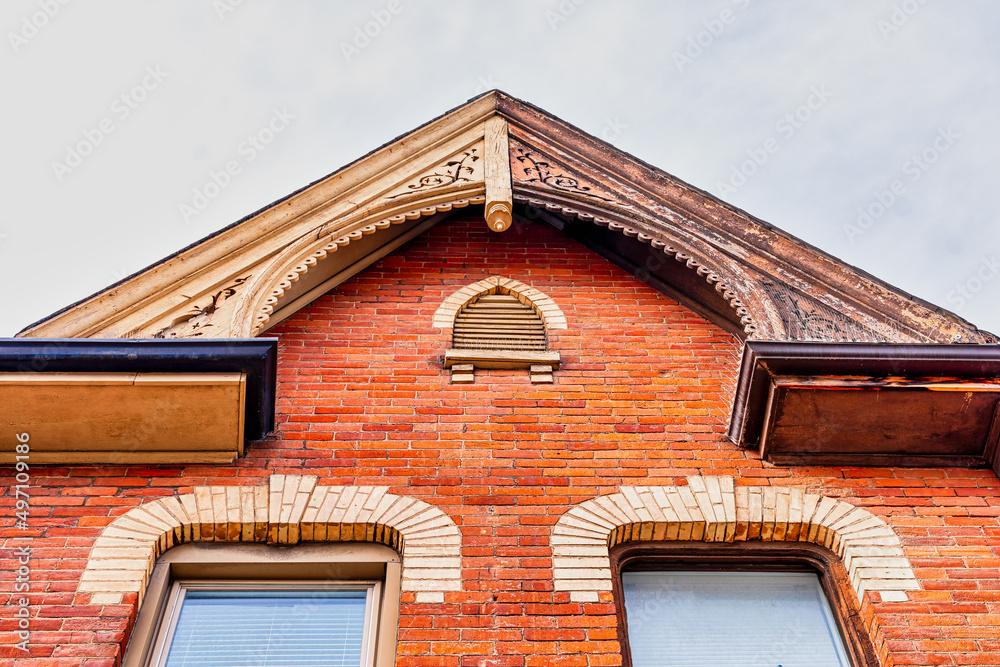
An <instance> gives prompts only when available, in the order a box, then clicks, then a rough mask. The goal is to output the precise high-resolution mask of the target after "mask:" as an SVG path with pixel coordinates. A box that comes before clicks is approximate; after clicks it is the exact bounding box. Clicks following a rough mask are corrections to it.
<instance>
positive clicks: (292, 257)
mask: <svg viewBox="0 0 1000 667" xmlns="http://www.w3.org/2000/svg"><path fill="white" fill-rule="evenodd" d="M483 202H485V197H484V196H482V195H473V196H471V197H468V198H459V199H453V200H451V201H438V202H437V203H433V204H430V205H428V206H420V207H419V208H415V209H410V210H405V211H404V212H402V213H395V214H394V215H391V216H389V217H377V216H376V217H375V221H374V222H369V221H368V220H363V221H362V223H367V224H363V226H360V227H356V228H355V229H352V230H351V231H349V232H348V233H346V234H340V233H339V232H338V233H336V234H331V235H327V236H324V237H322V238H320V239H319V240H317V239H316V238H315V237H311V238H310V237H306V238H303V239H300V240H299V241H298V242H296V243H295V244H292V245H290V246H289V247H287V248H285V249H284V250H283V251H282V252H281V253H280V254H279V255H277V256H276V257H275V258H274V259H272V260H271V262H270V264H269V265H268V266H267V267H265V268H263V269H262V270H261V271H259V274H258V277H257V279H256V280H255V281H254V282H253V284H252V285H251V286H250V287H249V289H246V290H244V292H243V295H242V297H241V298H240V301H239V302H238V303H237V305H236V308H235V311H234V312H233V319H232V322H231V324H230V327H229V328H230V331H231V332H232V333H231V335H232V336H234V337H248V336H256V335H257V334H259V333H261V332H262V331H263V330H264V329H265V328H266V325H267V324H268V321H269V320H270V318H271V314H272V313H273V312H275V310H276V308H277V307H278V305H279V303H280V301H281V300H282V298H283V297H284V295H285V293H286V292H287V291H288V290H289V289H290V288H291V287H292V284H293V283H295V282H297V281H298V280H299V279H300V278H301V277H302V276H304V275H305V274H306V273H307V272H308V271H309V270H310V269H312V268H313V267H315V266H316V265H317V264H318V263H319V262H320V261H322V260H323V259H325V258H326V257H327V256H328V255H331V254H333V253H335V252H337V250H338V249H340V248H344V247H346V246H348V245H350V244H351V243H352V242H353V241H357V240H359V239H361V238H362V237H364V236H368V235H371V234H377V233H378V232H380V231H382V230H386V229H388V228H389V227H390V226H393V225H400V224H404V223H406V222H410V221H414V220H419V219H421V218H425V217H430V216H433V215H436V214H438V213H446V212H448V211H451V210H453V209H458V208H464V207H466V206H469V205H475V204H482V203H483ZM418 203H419V202H418ZM381 215H385V214H384V213H383V214H381Z"/></svg>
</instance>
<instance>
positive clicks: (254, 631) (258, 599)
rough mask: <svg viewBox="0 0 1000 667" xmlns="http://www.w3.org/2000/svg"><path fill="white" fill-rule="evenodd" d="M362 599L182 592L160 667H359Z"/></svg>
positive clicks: (330, 594) (358, 595)
mask: <svg viewBox="0 0 1000 667" xmlns="http://www.w3.org/2000/svg"><path fill="white" fill-rule="evenodd" d="M366 600H367V594H366V591H364V590H355V591H319V590H296V591H207V590H187V591H185V594H184V598H183V602H182V605H181V610H180V615H179V616H178V618H177V624H176V626H175V628H174V633H173V637H172V640H171V642H170V651H169V653H168V655H167V661H166V666H167V667H251V666H254V667H256V666H258V665H259V666H262V667H270V666H271V665H296V666H303V667H313V666H323V667H347V666H350V667H360V666H361V651H362V645H363V639H364V630H365V616H366V614H365V610H366Z"/></svg>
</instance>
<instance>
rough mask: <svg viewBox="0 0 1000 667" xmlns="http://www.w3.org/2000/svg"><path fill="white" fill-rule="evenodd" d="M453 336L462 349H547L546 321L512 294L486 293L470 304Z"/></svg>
mask: <svg viewBox="0 0 1000 667" xmlns="http://www.w3.org/2000/svg"><path fill="white" fill-rule="evenodd" d="M452 336H453V338H452V347H454V348H455V349H460V350H537V351H544V350H545V323H544V322H543V321H542V318H541V317H540V316H539V315H538V313H536V312H535V311H534V310H533V309H532V308H531V306H527V305H525V304H523V303H521V302H520V301H518V299H517V297H516V296H514V295H512V294H484V295H482V296H480V297H479V298H478V299H476V300H475V301H472V302H471V303H469V304H467V305H466V306H465V307H464V308H462V310H461V311H459V313H458V315H457V316H456V317H455V326H454V327H453V329H452Z"/></svg>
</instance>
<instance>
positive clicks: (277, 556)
mask: <svg viewBox="0 0 1000 667" xmlns="http://www.w3.org/2000/svg"><path fill="white" fill-rule="evenodd" d="M401 583H402V562H401V558H400V556H399V554H398V553H397V552H396V551H394V550H393V549H391V548H389V547H387V546H384V545H381V544H372V543H360V542H338V543H313V544H299V545H296V546H274V545H267V544H253V543H235V544H232V543H228V544H227V543H191V544H184V545H181V546H178V547H174V548H172V549H170V550H168V551H166V552H164V554H163V555H161V556H160V558H158V559H157V562H156V565H155V566H154V567H153V572H152V574H151V575H150V578H149V584H148V585H147V587H146V593H145V597H144V598H143V601H142V605H141V606H140V608H139V614H138V616H137V617H136V622H135V627H134V629H133V631H132V635H131V637H130V639H129V643H128V646H127V648H126V650H125V656H124V658H123V660H122V667H155V666H156V665H159V664H161V663H162V661H163V659H164V658H165V657H166V654H165V652H164V651H163V648H164V647H165V644H164V643H163V641H164V639H165V638H166V634H167V632H168V631H169V629H170V628H171V627H172V626H173V624H174V623H176V619H177V617H178V615H179V614H178V613H177V612H178V611H179V610H180V608H181V607H180V605H178V604H176V602H177V596H178V594H179V591H180V590H181V588H182V587H185V586H186V587H191V586H195V587H199V588H201V587H208V586H225V587H235V586H237V585H241V584H242V585H245V586H246V588H244V589H241V590H261V589H266V588H268V587H271V588H281V589H288V588H295V587H301V588H306V589H310V590H315V589H323V588H327V589H332V588H337V587H339V588H353V589H360V588H369V589H370V591H371V592H370V593H369V594H368V597H369V600H370V606H369V607H368V609H367V611H366V623H369V622H370V623H371V627H366V631H365V641H366V643H367V653H368V656H369V659H368V661H367V662H366V663H364V664H365V667H369V666H371V667H391V666H392V665H394V664H395V660H396V636H397V633H398V629H399V602H400V589H401Z"/></svg>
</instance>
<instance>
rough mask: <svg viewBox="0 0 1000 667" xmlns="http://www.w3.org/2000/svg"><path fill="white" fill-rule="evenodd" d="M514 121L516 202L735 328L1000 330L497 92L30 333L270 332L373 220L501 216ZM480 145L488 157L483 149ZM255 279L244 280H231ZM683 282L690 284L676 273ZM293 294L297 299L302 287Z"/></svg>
mask: <svg viewBox="0 0 1000 667" xmlns="http://www.w3.org/2000/svg"><path fill="white" fill-rule="evenodd" d="M503 128H506V129H507V139H506V141H507V145H508V149H509V150H508V158H507V163H506V166H507V168H508V169H509V171H510V179H508V180H511V183H510V187H511V203H513V201H515V200H518V201H524V202H527V203H530V205H532V206H539V207H540V208H541V209H542V210H544V211H549V210H552V211H554V212H559V215H567V216H573V215H575V218H577V219H579V220H583V221H585V222H587V221H588V219H589V221H590V222H594V221H596V222H601V221H603V220H608V221H609V222H608V226H607V229H608V230H611V231H615V232H621V234H623V235H624V236H625V237H627V238H628V237H631V238H632V239H634V240H636V241H637V242H638V243H648V244H649V245H650V246H651V247H652V249H653V250H654V251H659V250H665V249H666V248H673V251H670V250H665V252H663V253H662V254H661V253H658V252H654V253H652V254H651V255H650V256H649V257H648V258H650V259H651V260H652V261H660V260H661V259H662V258H663V256H664V255H666V256H667V257H672V258H674V259H677V260H679V261H681V262H684V264H685V266H686V268H690V269H692V270H694V271H696V272H697V274H698V275H699V276H701V277H703V278H705V281H706V282H707V283H708V285H709V286H710V287H707V288H706V287H705V285H704V284H703V283H700V282H698V281H692V280H689V279H688V276H687V275H686V274H684V273H679V272H677V271H674V270H673V269H671V270H670V271H669V272H668V273H669V275H667V274H665V276H664V277H662V278H657V277H656V276H646V277H645V278H644V279H646V280H647V281H649V282H650V284H653V285H654V286H657V288H658V289H661V290H662V291H664V292H665V293H667V294H671V295H672V296H675V297H676V298H678V299H679V300H681V301H684V297H690V298H688V299H687V301H685V303H688V305H691V306H692V308H694V309H695V310H698V312H702V313H703V314H705V315H706V316H707V317H709V319H712V320H713V321H716V322H717V323H719V322H722V324H720V326H723V327H725V328H726V329H727V330H729V331H732V332H734V333H737V334H741V335H744V336H748V337H751V338H757V339H775V340H789V339H800V340H801V339H805V340H812V339H816V338H820V339H823V340H829V339H831V338H833V339H836V340H847V339H850V340H854V339H856V338H857V337H858V336H861V337H863V338H865V339H874V340H884V341H888V342H942V343H943V342H948V343H951V342H963V343H991V342H996V340H997V339H996V337H995V336H993V335H992V334H989V333H988V332H984V331H980V330H978V329H976V328H975V327H974V326H972V325H970V324H969V323H968V322H965V321H964V320H962V319H961V318H959V317H958V316H957V315H954V314H953V313H948V312H946V311H943V310H942V309H940V308H937V307H935V306H933V305H931V304H928V303H926V302H922V301H920V300H919V299H916V298H913V297H910V296H909V295H906V294H903V293H901V292H899V291H898V290H895V289H894V288H892V287H891V286H889V285H886V284H885V283H882V282H879V281H877V280H876V279H874V278H872V277H871V276H867V275H865V274H863V273H861V272H859V271H857V270H856V269H853V268H852V267H850V266H848V265H846V264H844V263H843V262H840V261H839V260H836V259H835V258H832V257H830V256H828V255H825V254H823V253H822V252H820V251H818V250H816V249H814V248H811V247H809V246H807V245H805V244H803V243H802V242H800V241H798V240H797V239H794V238H792V237H790V236H789V235H787V234H784V233H783V232H780V231H779V230H776V229H774V228H773V227H771V226H769V225H767V224H766V223H764V222H762V221H760V220H757V219H755V218H752V217H751V216H749V215H747V214H746V213H744V212H742V211H739V210H738V209H735V208H734V207H732V206H730V205H728V204H725V203H724V202H721V201H718V200H716V199H714V198H713V197H711V196H709V195H708V194H707V193H705V192H702V191H700V190H698V189H697V188H694V187H692V186H689V185H687V184H685V183H683V182H682V181H680V180H679V179H677V178H675V177H672V176H670V175H668V174H665V173H664V172H662V171H659V170H656V169H654V168H652V167H650V166H649V165H646V164H644V163H642V162H640V161H639V160H637V159H635V158H633V157H631V156H629V155H627V154H624V153H621V152H620V151H617V150H615V149H613V148H612V147H609V146H608V145H606V144H604V143H602V142H600V141H599V140H597V139H595V138H593V137H589V136H587V135H585V134H584V133H582V132H580V131H579V130H577V129H576V128H573V127H572V126H570V125H568V124H566V123H564V122H562V121H560V120H559V119H557V118H554V117H553V116H551V115H548V114H546V113H544V112H542V111H541V110H539V109H536V108H534V107H531V106H529V105H526V104H524V103H522V102H520V101H518V100H515V99H513V98H510V97H508V96H506V95H504V94H502V93H499V92H496V91H493V92H490V93H488V94H486V95H484V96H482V97H480V98H477V99H475V100H472V101H470V102H469V103H468V104H466V105H463V106H461V107H459V108H457V109H455V110H453V111H451V112H449V113H448V114H445V115H444V116H442V117H440V118H438V119H435V120H433V121H431V122H430V123H428V124H426V125H424V126H422V127H420V128H418V129H417V130H414V131H413V132H411V133H410V134H408V135H406V136H405V137H402V138H400V139H397V140H396V141H394V142H392V143H390V144H387V145H386V146H384V147H382V148H380V149H378V150H376V151H374V152H373V153H371V154H369V155H367V156H365V157H364V158H362V159H360V160H358V161H357V162H355V163H354V164H351V165H349V166H348V167H345V168H344V169H342V170H340V171H338V172H336V173H334V174H331V175H329V176H327V177H326V178H323V179H321V180H319V181H317V182H316V183H313V184H311V185H309V186H307V187H306V188H303V189H302V190H301V191H299V192H296V193H293V194H292V195H289V197H287V198H286V199H283V200H281V201H278V202H275V203H274V204H272V205H271V206H268V207H267V208H265V209H263V210H261V211H259V212H257V213H255V214H253V215H251V216H249V217H248V218H247V219H245V220H243V221H240V222H238V223H236V224H234V225H232V226H230V227H229V228H227V229H224V230H222V231H221V232H219V233H218V234H215V235H213V236H211V237H209V238H206V239H205V240H203V241H202V242H200V243H198V244H195V245H194V246H192V247H190V248H187V249H185V250H183V251H181V252H179V253H178V254H177V255H175V256H172V257H170V258H167V259H166V260H164V261H163V262H161V263H159V264H157V265H154V266H153V267H150V268H149V269H147V270H145V271H143V272H141V273H140V274H137V275H136V276H133V277H131V278H129V279H127V280H125V281H123V282H122V283H120V284H118V285H114V286H112V287H111V288H108V289H107V290H104V291H103V292H101V293H99V294H97V295H94V296H93V297H90V298H88V299H85V300H83V301H82V302H80V303H78V304H75V305H73V306H71V307H70V308H67V309H65V310H64V311H62V312H60V313H57V314H55V315H53V316H52V317H50V318H48V319H46V320H44V321H42V322H39V323H37V324H35V325H32V326H31V327H29V328H28V329H26V330H25V331H23V332H21V333H19V334H18V335H19V336H35V337H53V338H63V337H64V338H73V337H104V338H120V337H136V336H139V337H145V336H177V337H190V336H199V335H211V336H213V337H226V336H246V335H253V334H254V333H255V332H258V333H259V332H260V331H262V330H263V327H265V326H266V325H267V323H268V321H269V319H270V316H271V314H272V313H273V311H274V307H275V306H277V305H279V304H280V303H281V301H282V299H283V298H284V297H285V296H286V294H287V292H288V291H289V287H286V284H287V285H289V286H291V285H292V284H294V283H295V282H296V280H298V279H299V278H301V277H302V276H303V275H305V274H306V273H307V272H308V271H309V270H310V269H311V268H312V266H314V264H315V262H318V261H320V260H322V259H323V258H324V257H325V256H324V255H323V254H322V253H324V252H325V253H327V254H329V253H330V252H332V251H333V249H334V247H337V248H342V245H340V244H338V243H336V241H337V240H338V239H343V238H347V239H351V235H352V234H361V235H365V234H366V233H375V232H373V231H371V226H372V225H376V227H375V230H376V231H378V229H379V227H378V224H379V223H380V222H384V221H385V220H388V219H391V218H393V217H394V216H399V215H403V216H404V217H406V216H411V215H414V214H417V215H419V216H427V215H430V214H436V213H438V212H441V211H442V210H446V209H447V207H448V206H449V205H450V206H455V205H457V204H458V202H462V201H465V202H474V201H483V202H486V201H487V197H486V195H487V194H489V195H490V198H489V200H488V201H489V202H490V203H491V204H496V205H498V206H500V208H493V207H492V206H491V207H485V208H486V211H485V214H486V217H487V219H490V216H491V215H493V216H494V218H493V219H494V222H496V220H499V221H500V222H501V223H503V222H504V221H505V220H506V214H507V211H506V207H507V203H506V193H505V192H502V190H503V186H504V184H505V178H504V174H503V173H501V172H502V171H503V166H504V162H503V159H502V157H499V155H496V156H495V157H497V159H493V158H490V155H493V154H495V153H497V154H498V153H499V152H502V151H500V150H499V149H501V148H502V144H503V142H504V139H503V131H502V130H503ZM487 135H489V142H487V141H486V139H487ZM479 155H482V156H483V158H482V159H474V158H478V156H479ZM494 168H496V171H494ZM487 172H488V173H489V176H487ZM487 190H489V193H488V192H487ZM494 197H495V198H496V201H494V200H493V198H494ZM479 198H482V200H480V199H479ZM501 200H503V201H502V202H501ZM501 204H502V205H501ZM442 207H443V208H442ZM491 210H492V213H491ZM417 212H421V213H417ZM428 212H430V213H428ZM574 212H575V213H574ZM498 216H499V217H498ZM612 223H614V226H613V224H612ZM390 224H392V223H391V222H390ZM618 225H620V228H619V227H618ZM573 229H574V228H573V227H571V228H570V230H573ZM575 229H576V230H577V231H586V233H588V234H594V236H593V238H591V239H589V241H592V243H590V244H589V246H590V247H592V248H598V249H602V248H603V247H604V246H602V243H603V242H605V241H609V240H611V241H614V243H613V244H612V245H614V244H615V243H617V242H618V241H619V240H620V239H618V238H613V239H609V237H608V236H607V235H606V234H607V231H606V230H604V229H600V230H597V232H596V233H595V231H594V228H593V227H591V226H588V225H576V227H575ZM387 238H388V237H387ZM574 238H576V237H574ZM577 240H580V241H581V242H584V243H587V241H588V239H580V238H577ZM331 243H333V245H331ZM660 244H662V245H660ZM632 245H633V244H632V242H631V241H630V242H629V243H627V244H624V245H621V244H619V250H622V252H621V253H618V254H617V255H615V252H616V251H613V250H609V251H608V254H606V255H605V256H607V257H608V258H609V259H611V261H614V262H617V263H619V264H620V265H622V266H624V267H626V268H627V269H628V270H633V269H635V268H636V267H634V266H632V264H634V263H635V262H634V261H633V260H634V259H635V258H636V257H637V258H638V259H639V261H640V263H641V262H642V261H645V260H646V259H647V256H646V255H645V254H644V253H642V251H641V250H639V251H638V254H636V251H635V249H634V248H632V247H631V246H632ZM317 253H319V255H317ZM612 255H614V256H612ZM627 255H629V256H627ZM631 255H634V257H633V256H631ZM328 266H329V265H328ZM671 266H672V265H671ZM638 270H639V271H642V270H643V269H642V267H641V266H640V267H638ZM637 273H638V272H637ZM250 275H252V276H253V277H252V278H250V279H248V280H246V282H245V283H243V284H242V286H238V285H236V284H235V282H234V281H237V280H240V279H244V278H247V277H248V276H250ZM315 275H316V274H313V276H315ZM675 278H676V279H678V280H679V285H673V284H672V283H671V282H670V281H671V280H673V279H675ZM657 281H659V284H657ZM768 284H771V285H778V286H782V287H783V288H786V289H787V290H789V291H790V293H791V294H792V297H793V298H785V297H783V296H782V295H781V294H778V292H776V291H775V290H773V289H772V290H770V291H769V290H768V289H767V285H768ZM712 289H715V290H717V291H718V293H719V296H720V297H721V298H716V295H715V294H714V293H713V292H712ZM685 290H691V291H692V295H688V294H687V293H686V292H685ZM234 291H235V292H236V293H235V294H234V293H232V292H234ZM292 291H293V292H295V289H292ZM295 296H296V298H295V299H294V300H296V301H297V300H298V299H299V297H300V295H299V294H296V295H295ZM269 300H271V301H272V302H270V303H268V301H269ZM723 302H726V303H728V304H729V308H727V307H726V306H725V305H724V304H723ZM699 308H700V310H699ZM269 309H270V310H269ZM731 311H734V312H735V315H732V314H731ZM237 313H238V314H237Z"/></svg>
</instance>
